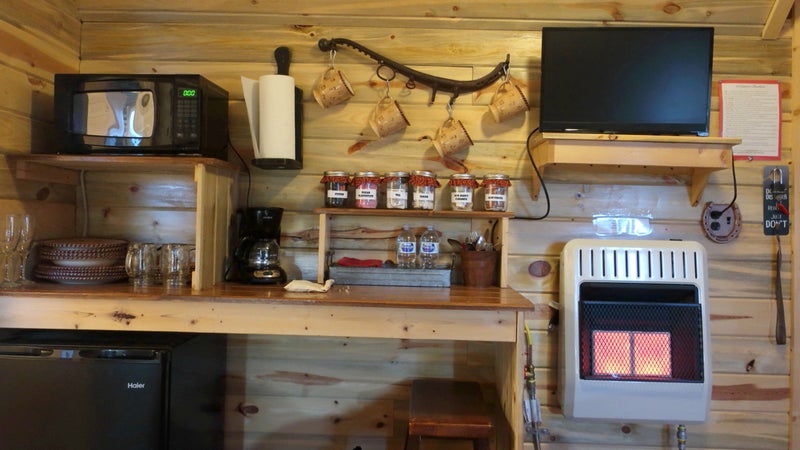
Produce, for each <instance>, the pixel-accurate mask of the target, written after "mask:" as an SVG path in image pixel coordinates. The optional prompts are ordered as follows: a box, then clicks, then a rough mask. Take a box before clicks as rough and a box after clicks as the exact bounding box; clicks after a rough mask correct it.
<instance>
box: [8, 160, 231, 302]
mask: <svg viewBox="0 0 800 450" xmlns="http://www.w3.org/2000/svg"><path fill="white" fill-rule="evenodd" d="M8 158H9V161H11V162H12V163H13V171H14V176H15V177H16V178H18V179H24V180H35V181H42V182H50V183H61V184H68V185H75V186H77V185H79V184H80V173H81V171H100V172H137V173H143V172H144V173H159V174H165V175H168V176H176V177H190V176H191V177H193V178H194V182H195V184H196V186H197V193H196V195H197V199H196V203H197V205H196V208H195V231H196V232H195V252H196V253H195V255H196V261H197V262H196V267H195V270H194V272H193V273H192V289H194V290H200V289H207V288H210V287H211V286H213V285H216V284H219V283H221V282H222V279H223V273H224V263H225V258H226V257H227V255H228V226H229V223H230V217H231V215H232V214H233V211H234V210H235V199H234V198H233V193H235V192H236V189H235V183H236V181H237V177H238V174H239V171H240V169H239V167H238V166H236V165H234V164H231V163H229V162H226V161H222V160H219V159H215V158H197V157H189V156H121V155H113V156H112V155H53V154H41V155H19V156H9V157H8Z"/></svg>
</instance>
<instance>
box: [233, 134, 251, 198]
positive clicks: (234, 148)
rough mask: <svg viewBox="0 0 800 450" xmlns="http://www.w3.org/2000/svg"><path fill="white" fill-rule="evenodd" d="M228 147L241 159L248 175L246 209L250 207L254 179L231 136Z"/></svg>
mask: <svg viewBox="0 0 800 450" xmlns="http://www.w3.org/2000/svg"><path fill="white" fill-rule="evenodd" d="M228 147H230V148H231V150H233V153H235V154H236V156H237V157H238V158H239V161H241V162H242V165H243V166H244V170H245V172H246V173H247V192H246V194H245V198H244V206H245V209H246V208H249V207H250V190H251V189H252V185H253V177H252V174H251V173H250V166H248V165H247V162H246V161H245V160H244V158H243V157H242V154H241V153H239V150H237V149H236V147H234V146H233V142H231V139H230V136H228Z"/></svg>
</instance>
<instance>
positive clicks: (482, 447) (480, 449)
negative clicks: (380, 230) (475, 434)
mask: <svg viewBox="0 0 800 450" xmlns="http://www.w3.org/2000/svg"><path fill="white" fill-rule="evenodd" d="M472 448H473V450H489V440H488V439H475V440H473V441H472Z"/></svg>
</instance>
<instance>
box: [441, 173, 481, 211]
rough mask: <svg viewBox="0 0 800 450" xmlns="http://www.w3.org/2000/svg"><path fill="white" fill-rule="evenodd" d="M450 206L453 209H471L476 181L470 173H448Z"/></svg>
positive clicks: (476, 185)
mask: <svg viewBox="0 0 800 450" xmlns="http://www.w3.org/2000/svg"><path fill="white" fill-rule="evenodd" d="M448 184H449V185H450V208H451V209H452V210H453V211H472V205H473V200H472V199H473V197H474V195H475V188H476V187H478V182H477V181H475V175H472V174H470V173H454V174H452V175H450V182H449V183H448Z"/></svg>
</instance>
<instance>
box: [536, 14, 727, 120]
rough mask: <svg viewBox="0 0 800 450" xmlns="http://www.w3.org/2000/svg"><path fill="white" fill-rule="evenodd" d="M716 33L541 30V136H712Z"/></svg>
mask: <svg viewBox="0 0 800 450" xmlns="http://www.w3.org/2000/svg"><path fill="white" fill-rule="evenodd" d="M713 47H714V29H713V28H710V27H619V28H616V27H615V28H600V27H598V28H588V27H587V28H565V27H544V28H543V29H542V78H541V97H540V110H539V127H540V129H541V131H554V132H587V133H598V132H599V133H617V134H648V135H651V134H665V135H696V136H708V122H709V112H710V109H711V65H712V57H713Z"/></svg>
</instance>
